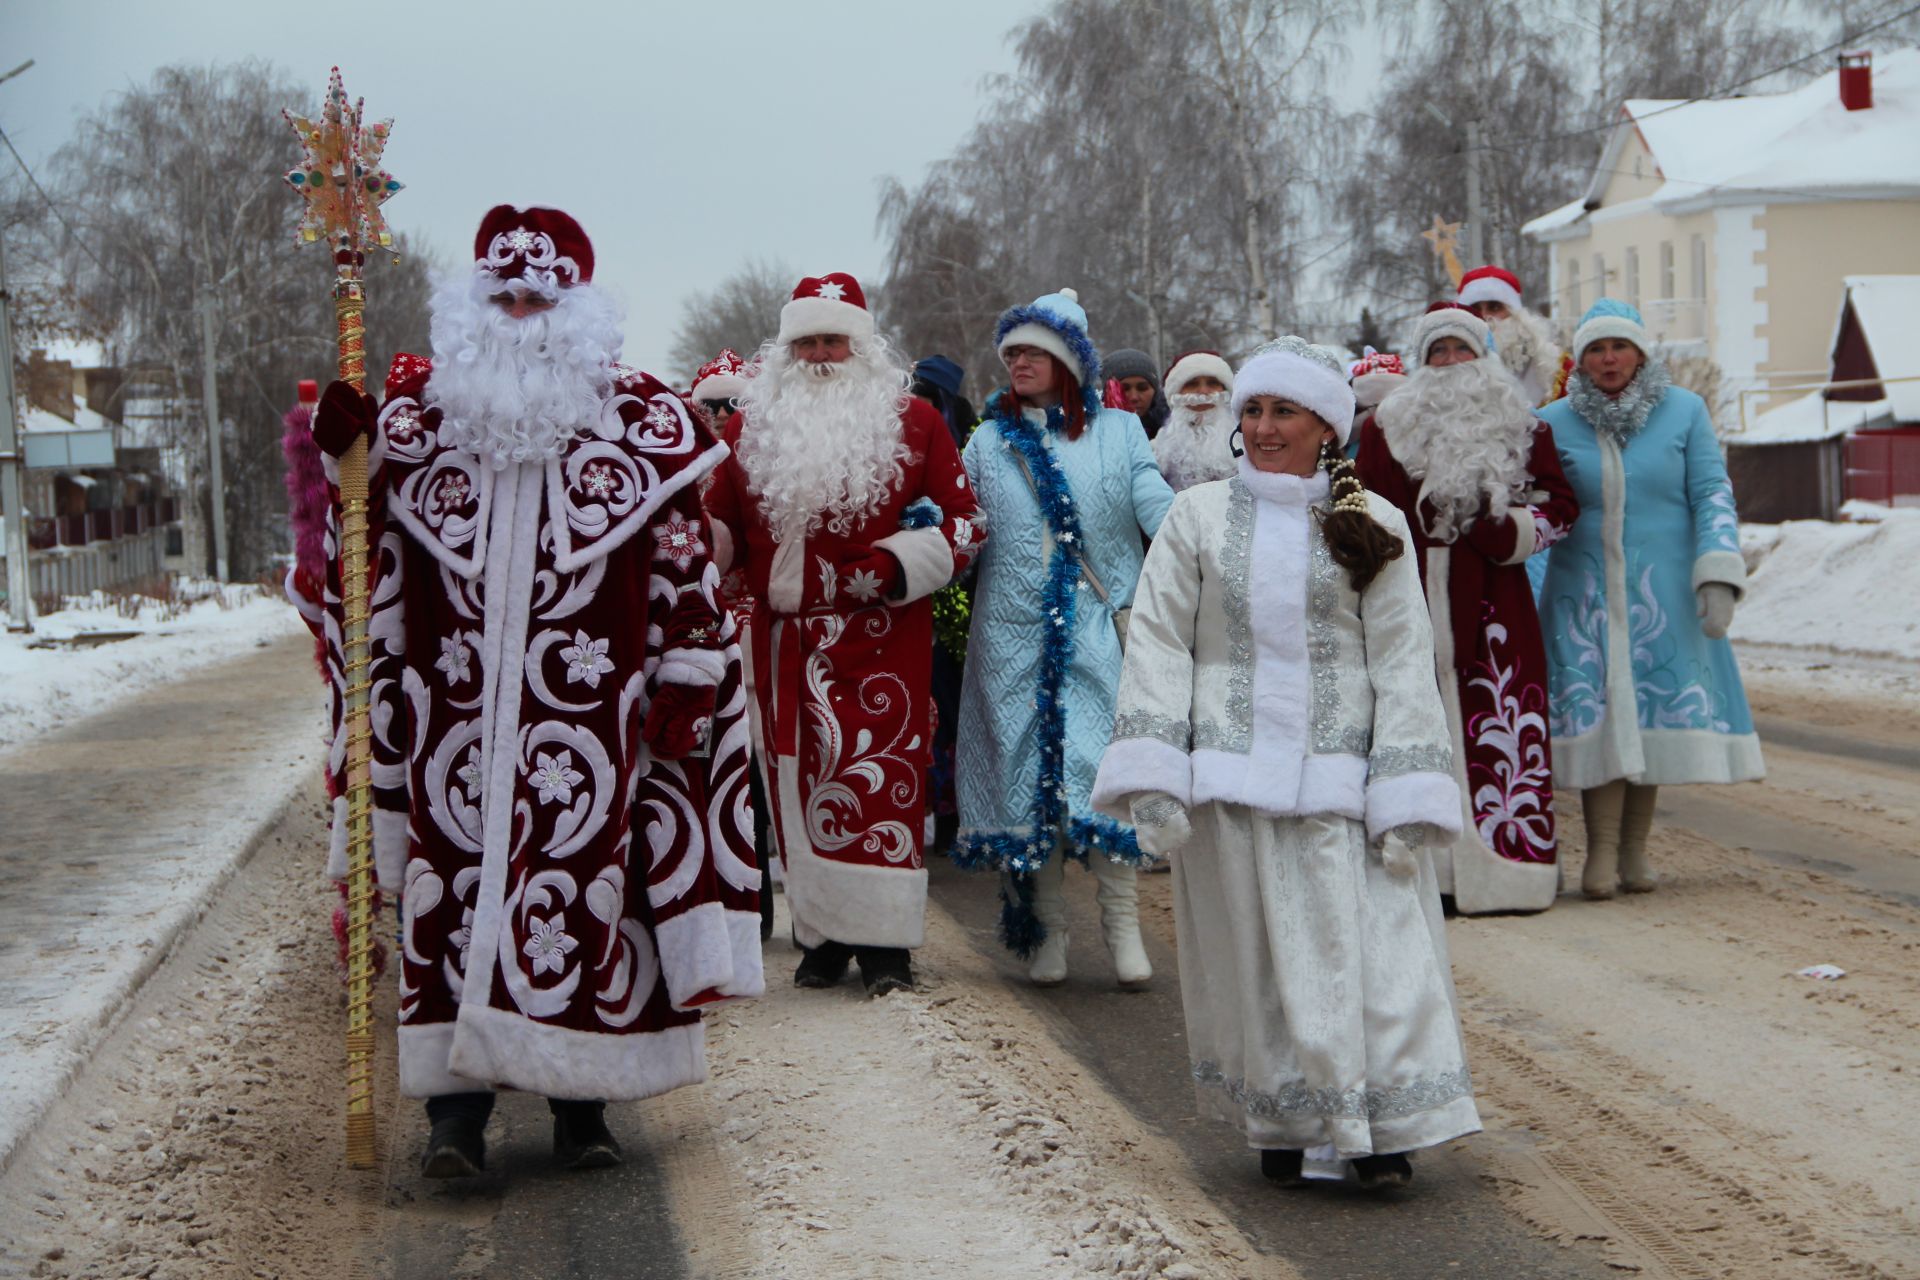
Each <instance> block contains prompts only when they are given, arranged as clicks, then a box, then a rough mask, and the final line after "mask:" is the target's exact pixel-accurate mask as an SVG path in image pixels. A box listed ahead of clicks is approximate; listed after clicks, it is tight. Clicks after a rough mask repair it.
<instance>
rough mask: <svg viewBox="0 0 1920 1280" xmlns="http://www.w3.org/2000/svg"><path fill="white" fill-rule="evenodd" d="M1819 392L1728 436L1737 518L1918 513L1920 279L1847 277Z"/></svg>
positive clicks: (1755, 417) (1740, 426) (1755, 419)
mask: <svg viewBox="0 0 1920 1280" xmlns="http://www.w3.org/2000/svg"><path fill="white" fill-rule="evenodd" d="M1844 289H1845V292H1844V293H1843V295H1842V297H1841V302H1840V310H1839V318H1838V319H1837V320H1836V321H1835V322H1834V324H1833V326H1832V329H1831V331H1830V332H1831V333H1832V339H1831V347H1830V355H1829V364H1828V369H1827V372H1826V375H1825V376H1824V377H1823V378H1822V379H1821V382H1820V383H1819V385H1817V386H1815V387H1814V388H1812V389H1811V390H1807V391H1806V392H1805V393H1804V394H1802V395H1799V396H1798V397H1796V398H1795V399H1792V400H1788V401H1787V402H1786V403H1784V404H1781V405H1778V406H1777V407H1775V408H1772V409H1769V410H1767V411H1766V412H1764V413H1760V414H1757V415H1753V416H1752V417H1751V420H1750V421H1749V422H1745V423H1741V424H1738V425H1736V426H1735V427H1734V428H1733V429H1732V430H1730V431H1729V432H1728V433H1727V435H1726V444H1727V469H1728V471H1729V472H1730V473H1731V475H1732V477H1733V487H1734V492H1735V493H1737V494H1739V495H1740V514H1741V516H1742V517H1743V518H1745V519H1748V520H1757V521H1766V522H1773V521H1780V520H1806V519H1818V520H1831V519H1833V518H1834V517H1835V516H1836V515H1838V514H1839V512H1840V508H1841V505H1842V504H1843V503H1846V502H1848V501H1855V502H1873V503H1879V504H1881V505H1883V506H1903V507H1904V506H1920V275H1902V276H1891V275H1878V276H1848V277H1847V278H1846V280H1845V282H1844Z"/></svg>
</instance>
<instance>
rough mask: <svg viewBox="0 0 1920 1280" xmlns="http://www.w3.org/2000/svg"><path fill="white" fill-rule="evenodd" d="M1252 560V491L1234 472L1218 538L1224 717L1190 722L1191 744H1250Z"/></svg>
mask: <svg viewBox="0 0 1920 1280" xmlns="http://www.w3.org/2000/svg"><path fill="white" fill-rule="evenodd" d="M1252 561H1253V491H1252V490H1250V489H1248V488H1247V486H1246V484H1245V483H1244V482H1242V481H1241V479H1240V478H1239V477H1238V476H1235V477H1234V478H1233V479H1232V480H1230V481H1228V482H1227V527H1226V532H1225V533H1224V534H1223V535H1222V536H1221V539H1220V577H1221V582H1220V595H1221V611H1222V612H1223V613H1225V614H1226V618H1227V627H1226V631H1227V707H1226V723H1225V724H1221V723H1220V722H1219V721H1217V720H1201V721H1199V722H1197V723H1196V724H1195V725H1194V726H1193V746H1194V749H1195V750H1196V751H1197V750H1201V749H1206V750H1211V751H1233V752H1237V753H1239V754H1241V755H1245V754H1246V753H1247V752H1248V751H1250V750H1252V748H1253V605H1252V600H1251V598H1250V597H1249V595H1248V589H1249V585H1250V582H1251V578H1250V575H1251V573H1252Z"/></svg>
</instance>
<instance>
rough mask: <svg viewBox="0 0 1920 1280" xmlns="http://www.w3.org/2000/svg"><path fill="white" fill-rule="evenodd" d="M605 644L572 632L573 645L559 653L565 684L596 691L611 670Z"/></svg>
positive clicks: (603, 641) (581, 633) (580, 632)
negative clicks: (565, 668)
mask: <svg viewBox="0 0 1920 1280" xmlns="http://www.w3.org/2000/svg"><path fill="white" fill-rule="evenodd" d="M607 644H608V642H607V641H605V640H594V639H592V638H590V637H589V636H588V635H587V633H586V632H584V631H576V632H574V633H573V643H572V644H570V645H568V646H567V647H566V648H564V649H562V650H561V651H560V657H561V658H562V660H564V661H565V662H566V664H567V683H568V684H575V683H578V682H580V681H585V682H586V685H587V687H588V688H589V689H598V688H599V687H600V677H601V676H602V675H604V674H606V673H607V672H609V671H611V670H613V660H612V659H611V658H609V657H607ZM575 781H578V779H577V778H576V779H575ZM540 798H541V799H542V800H544V799H546V797H545V796H542V797H540Z"/></svg>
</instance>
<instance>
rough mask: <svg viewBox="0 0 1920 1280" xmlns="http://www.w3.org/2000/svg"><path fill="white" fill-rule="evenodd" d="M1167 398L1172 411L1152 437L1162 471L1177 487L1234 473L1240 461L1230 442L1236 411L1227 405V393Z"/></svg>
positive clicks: (1156, 457)
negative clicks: (1158, 432) (1233, 412)
mask: <svg viewBox="0 0 1920 1280" xmlns="http://www.w3.org/2000/svg"><path fill="white" fill-rule="evenodd" d="M1168 399H1169V400H1170V401H1171V402H1172V405H1173V412H1172V413H1171V414H1169V415H1168V417H1167V422H1166V425H1165V426H1163V427H1161V428H1160V434H1159V435H1157V436H1155V437H1154V438H1153V460H1154V461H1155V462H1158V463H1159V464H1160V474H1161V475H1163V476H1165V477H1166V479H1167V483H1168V484H1170V485H1172V486H1173V488H1174V491H1175V492H1176V493H1177V492H1179V491H1180V490H1182V489H1190V488H1192V487H1193V486H1194V485H1196V484H1205V483H1206V482H1207V481H1209V480H1225V479H1226V478H1227V477H1228V476H1231V475H1233V474H1235V472H1236V471H1237V470H1238V463H1237V462H1236V461H1235V459H1234V456H1233V449H1232V447H1231V445H1230V444H1229V443H1228V441H1229V440H1230V439H1231V438H1232V436H1233V415H1232V413H1231V412H1230V411H1229V410H1228V409H1227V404H1226V401H1227V397H1226V395H1225V393H1222V394H1220V395H1219V396H1214V397H1207V396H1197V395H1174V396H1170V397H1168ZM1203 406H1204V407H1203Z"/></svg>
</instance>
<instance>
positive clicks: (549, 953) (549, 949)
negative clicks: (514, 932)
mask: <svg viewBox="0 0 1920 1280" xmlns="http://www.w3.org/2000/svg"><path fill="white" fill-rule="evenodd" d="M579 945H580V943H579V941H578V940H577V939H575V938H574V937H573V936H572V935H571V934H569V933H567V932H566V930H564V929H562V928H561V927H560V926H559V925H557V924H553V923H551V922H550V921H546V920H530V921H528V922H527V941H526V944H525V945H524V946H522V947H521V948H520V950H521V952H522V953H524V954H525V955H526V956H527V957H528V958H529V959H531V960H532V961H533V973H534V976H535V977H539V976H540V975H541V974H542V973H559V972H560V971H561V970H562V969H565V968H566V967H567V955H568V953H569V952H571V951H572V950H573V949H574V948H575V947H577V946H579Z"/></svg>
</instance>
